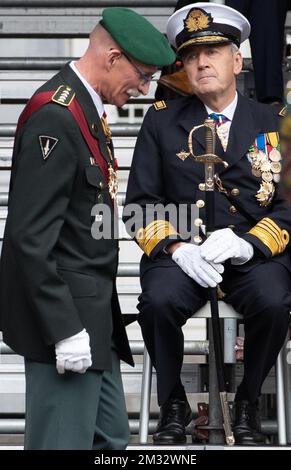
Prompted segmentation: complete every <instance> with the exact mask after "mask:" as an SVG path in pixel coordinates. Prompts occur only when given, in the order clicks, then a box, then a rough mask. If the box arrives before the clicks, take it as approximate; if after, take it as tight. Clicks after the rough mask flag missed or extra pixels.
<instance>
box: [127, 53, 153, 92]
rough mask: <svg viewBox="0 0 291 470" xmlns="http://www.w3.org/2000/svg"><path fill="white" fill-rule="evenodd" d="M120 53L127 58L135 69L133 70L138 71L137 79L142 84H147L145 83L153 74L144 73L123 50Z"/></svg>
mask: <svg viewBox="0 0 291 470" xmlns="http://www.w3.org/2000/svg"><path fill="white" fill-rule="evenodd" d="M122 55H124V57H126V59H127V60H128V62H129V63H130V64H131V65H132V66H133V68H134V69H135V71H136V72H137V73H138V75H139V79H140V82H141V84H142V85H147V84H148V83H149V82H150V81H151V80H152V79H153V75H149V74H146V73H144V72H143V71H142V70H141V69H140V68H139V67H138V66H137V65H136V64H135V63H134V62H133V61H132V59H131V58H130V57H129V56H128V55H127V54H125V52H122Z"/></svg>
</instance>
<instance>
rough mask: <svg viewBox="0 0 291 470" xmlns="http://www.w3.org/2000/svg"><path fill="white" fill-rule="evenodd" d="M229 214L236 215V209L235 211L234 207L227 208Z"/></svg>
mask: <svg viewBox="0 0 291 470" xmlns="http://www.w3.org/2000/svg"><path fill="white" fill-rule="evenodd" d="M229 212H230V213H231V214H236V213H237V209H236V208H235V207H234V206H230V207H229Z"/></svg>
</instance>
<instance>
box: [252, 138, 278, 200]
mask: <svg viewBox="0 0 291 470" xmlns="http://www.w3.org/2000/svg"><path fill="white" fill-rule="evenodd" d="M248 155H249V158H250V160H251V165H252V174H253V175H254V176H255V177H256V178H262V183H261V185H260V189H259V190H258V192H257V194H256V198H257V200H258V201H259V203H260V206H263V207H265V206H267V205H268V204H270V202H271V201H272V199H273V196H274V193H275V185H274V183H279V181H280V172H281V169H282V164H281V162H280V160H281V159H282V157H281V153H280V152H279V150H277V149H276V148H273V149H272V150H271V151H270V153H269V155H268V154H266V153H265V152H263V151H262V150H259V149H257V148H255V147H252V148H251V149H250V151H249V154H248Z"/></svg>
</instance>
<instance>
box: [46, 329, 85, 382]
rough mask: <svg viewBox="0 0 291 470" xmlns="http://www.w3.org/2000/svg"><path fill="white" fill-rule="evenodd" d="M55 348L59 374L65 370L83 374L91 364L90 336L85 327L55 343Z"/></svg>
mask: <svg viewBox="0 0 291 470" xmlns="http://www.w3.org/2000/svg"><path fill="white" fill-rule="evenodd" d="M55 349H56V358H57V363H56V367H57V371H58V373H59V374H64V373H65V371H66V370H71V371H72V372H78V373H79V374H84V372H86V370H87V369H88V367H90V366H91V365H92V359H91V348H90V338H89V335H88V333H87V331H86V330H85V328H84V330H82V331H80V333H77V334H76V335H74V336H70V337H69V338H65V339H62V340H61V341H59V342H58V343H56V345H55Z"/></svg>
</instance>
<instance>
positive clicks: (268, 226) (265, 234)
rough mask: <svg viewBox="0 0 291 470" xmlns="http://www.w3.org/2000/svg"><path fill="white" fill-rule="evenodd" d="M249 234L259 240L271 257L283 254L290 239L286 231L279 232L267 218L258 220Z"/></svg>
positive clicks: (278, 228) (275, 225) (276, 226)
mask: <svg viewBox="0 0 291 470" xmlns="http://www.w3.org/2000/svg"><path fill="white" fill-rule="evenodd" d="M249 233H250V234H252V235H254V236H255V237H257V238H258V239H259V240H261V242H263V243H264V245H266V246H267V247H268V248H269V250H270V251H271V253H272V255H273V256H275V255H278V254H280V253H283V251H284V250H285V248H286V246H287V245H288V243H289V239H290V237H289V233H288V232H287V230H281V229H280V227H279V226H278V225H277V224H276V223H275V222H274V221H273V220H272V219H270V218H269V217H265V218H264V219H262V220H260V222H259V223H257V225H255V226H254V227H253V228H252V229H251V230H250V231H249Z"/></svg>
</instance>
